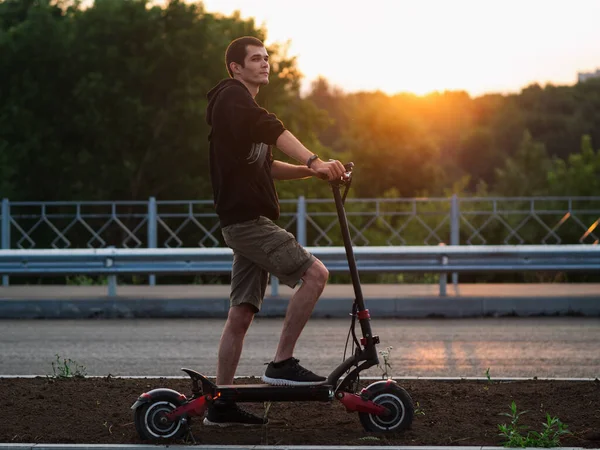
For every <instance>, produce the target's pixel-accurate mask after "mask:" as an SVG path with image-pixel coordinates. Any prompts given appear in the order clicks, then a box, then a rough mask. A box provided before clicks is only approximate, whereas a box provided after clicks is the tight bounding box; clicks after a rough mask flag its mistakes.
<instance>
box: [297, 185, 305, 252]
mask: <svg viewBox="0 0 600 450" xmlns="http://www.w3.org/2000/svg"><path fill="white" fill-rule="evenodd" d="M296 233H297V235H298V236H297V239H298V243H299V244H300V245H302V246H306V198H304V196H303V195H301V196H300V197H298V208H297V209H296Z"/></svg>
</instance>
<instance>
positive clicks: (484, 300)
mask: <svg viewBox="0 0 600 450" xmlns="http://www.w3.org/2000/svg"><path fill="white" fill-rule="evenodd" d="M288 301H289V300H288V299H287V298H282V297H270V298H269V299H268V301H265V302H264V303H263V309H262V310H261V312H260V313H259V314H258V315H257V317H283V316H284V315H285V312H286V309H287V305H288ZM353 301H354V299H353V298H350V297H347V298H321V299H320V300H319V302H318V303H317V305H316V307H315V309H314V311H313V314H312V317H319V318H346V317H348V314H349V313H350V309H351V305H352V302H353ZM367 307H368V309H369V311H370V312H371V315H372V316H374V317H388V318H426V317H449V318H466V317H485V316H491V317H501V316H566V315H578V316H591V317H598V316H600V294H598V295H597V296H568V295H565V296H560V297H545V296H540V297H530V296H522V297H521V296H520V297H420V298H368V301H367ZM228 310H229V300H228V299H225V298H144V297H141V298H139V297H138V298H130V297H115V298H108V297H100V298H97V297H96V298H81V299H73V298H51V299H14V300H13V299H3V300H1V301H0V319H98V318H106V319H113V318H123V319H132V318H179V317H186V318H202V319H204V318H226V317H227V311H228Z"/></svg>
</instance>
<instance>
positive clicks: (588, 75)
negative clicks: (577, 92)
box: [577, 69, 600, 83]
mask: <svg viewBox="0 0 600 450" xmlns="http://www.w3.org/2000/svg"><path fill="white" fill-rule="evenodd" d="M592 78H600V69H596V71H595V72H578V73H577V81H578V82H579V83H581V82H583V81H586V80H591V79H592Z"/></svg>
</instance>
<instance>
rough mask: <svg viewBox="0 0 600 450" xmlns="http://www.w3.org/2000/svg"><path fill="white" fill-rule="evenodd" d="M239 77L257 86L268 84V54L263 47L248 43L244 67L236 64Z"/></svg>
mask: <svg viewBox="0 0 600 450" xmlns="http://www.w3.org/2000/svg"><path fill="white" fill-rule="evenodd" d="M238 69H239V71H240V73H239V77H240V78H241V79H242V80H243V81H245V82H246V83H250V84H254V85H257V86H261V85H266V84H269V70H270V66H269V55H268V54H267V49H266V48H264V47H257V46H254V45H248V46H247V47H246V59H245V60H244V67H241V66H239V65H238Z"/></svg>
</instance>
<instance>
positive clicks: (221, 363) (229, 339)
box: [217, 303, 255, 385]
mask: <svg viewBox="0 0 600 450" xmlns="http://www.w3.org/2000/svg"><path fill="white" fill-rule="evenodd" d="M254 311H255V309H254V306H252V305H250V304H249V303H241V304H240V305H237V306H232V307H231V308H229V314H228V316H227V322H226V323H225V327H224V328H223V334H222V335H221V342H220V343H219V356H218V361H217V384H218V385H222V384H233V377H234V376H235V371H236V369H237V366H238V363H239V362H240V355H241V354H242V348H243V346H244V338H245V337H246V332H247V331H248V328H249V327H250V324H251V323H252V319H253V318H254Z"/></svg>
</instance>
